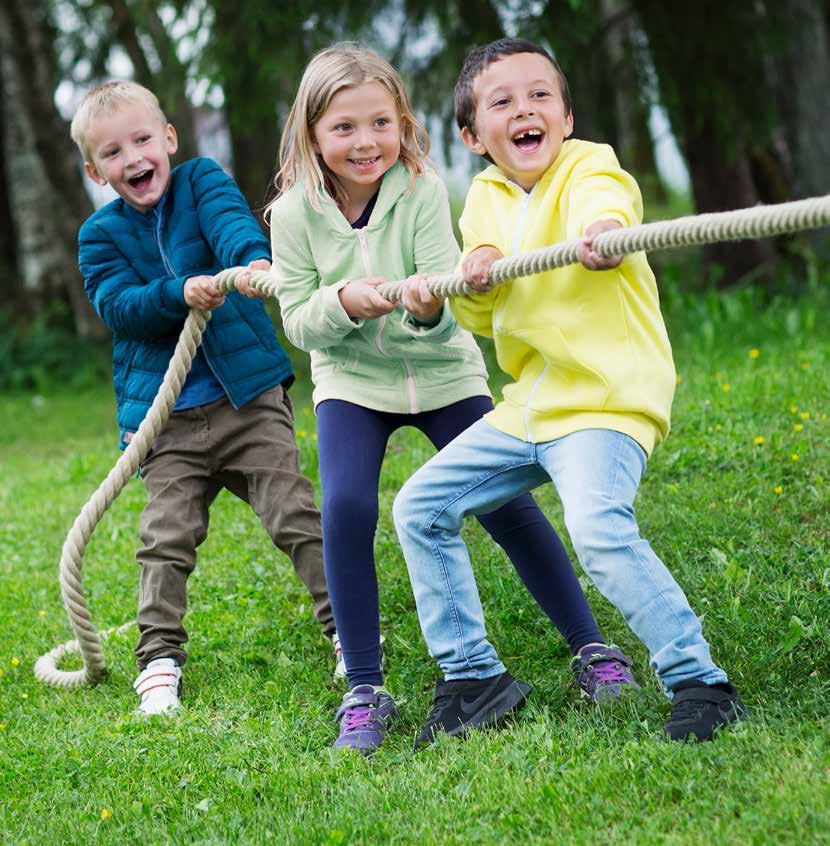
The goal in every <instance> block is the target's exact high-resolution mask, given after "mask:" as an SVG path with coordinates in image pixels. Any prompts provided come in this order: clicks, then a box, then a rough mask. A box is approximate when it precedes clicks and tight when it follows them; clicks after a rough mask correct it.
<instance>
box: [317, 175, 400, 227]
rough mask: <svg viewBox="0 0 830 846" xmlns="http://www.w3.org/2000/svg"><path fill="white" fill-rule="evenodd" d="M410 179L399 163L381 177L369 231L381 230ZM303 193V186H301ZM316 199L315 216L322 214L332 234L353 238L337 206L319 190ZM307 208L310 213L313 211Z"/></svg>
mask: <svg viewBox="0 0 830 846" xmlns="http://www.w3.org/2000/svg"><path fill="white" fill-rule="evenodd" d="M411 182H412V178H411V177H410V175H409V172H408V171H407V169H406V168H405V167H404V166H403V165H402V164H401V163H400V162H395V164H393V165H392V167H390V168H389V170H387V171H386V173H385V174H384V175H383V179H382V180H381V183H380V193H379V194H378V199H377V202H376V203H375V207H374V209H372V216H371V217H370V218H369V225H368V226H367V229H368V230H369V231H372V230H376V229H381V228H382V227H383V226H384V225H385V223H384V219H385V218H386V217H387V215H388V214H389V213H390V212H391V211H392V209H394V208H395V205H396V204H397V202H398V201H399V200H400V199H401V197H403V196H405V195H406V194H407V192H408V191H409V186H410V183H411ZM302 190H303V192H305V186H304V185H303V186H302ZM318 197H319V200H320V211H319V212H317V214H322V215H323V217H324V218H325V220H326V225H328V226H329V227H331V231H332V233H333V234H335V235H337V236H339V237H344V238H354V231H353V230H352V225H351V224H350V223H349V221H348V220H346V217H345V215H344V214H343V212H341V211H340V209H339V208H338V206H337V203H335V202H334V200H333V199H332V198H331V197H330V196H329V195H328V194H327V193H326V192H325V191H323V189H322V188H321V189H319V191H318ZM309 208H310V210H311V212H312V213H314V209H311V204H310V203H309Z"/></svg>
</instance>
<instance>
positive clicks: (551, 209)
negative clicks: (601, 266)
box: [451, 140, 675, 455]
mask: <svg viewBox="0 0 830 846" xmlns="http://www.w3.org/2000/svg"><path fill="white" fill-rule="evenodd" d="M598 220H618V221H619V222H620V223H621V224H622V225H623V226H633V225H635V224H638V223H640V222H641V221H642V199H641V197H640V191H639V188H638V187H637V183H636V182H635V181H634V179H633V178H632V177H631V176H630V175H629V174H628V173H626V172H625V171H624V170H622V168H621V167H620V165H619V162H618V161H617V157H616V156H615V155H614V151H613V150H612V149H611V147H609V146H607V145H605V144H593V143H591V142H588V141H579V140H569V141H565V143H564V144H563V146H562V150H561V151H560V153H559V155H558V156H557V158H556V160H555V161H554V162H553V164H552V165H551V166H550V168H548V170H547V171H546V172H545V174H544V176H542V178H541V179H540V180H539V182H537V183H536V185H535V186H534V187H533V189H532V190H531V192H530V193H526V192H525V191H523V190H522V188H520V187H519V186H518V185H516V184H515V183H514V182H511V181H510V180H509V179H508V178H507V177H506V176H505V175H504V173H502V171H501V170H500V169H499V168H498V167H497V166H495V165H493V166H491V167H489V168H487V170H485V171H483V172H482V173H480V174H479V175H478V176H477V177H476V178H475V180H474V181H473V184H472V186H471V187H470V191H469V193H468V195H467V201H466V203H465V206H464V211H463V213H462V215H461V220H460V227H461V233H462V235H463V238H464V253H465V255H466V254H467V253H469V252H471V251H472V250H474V249H476V248H477V247H480V246H483V245H485V244H490V245H492V246H494V247H497V248H498V249H499V250H500V251H501V252H502V253H503V254H504V255H505V256H509V255H512V254H516V253H520V252H526V251H528V250H534V249H538V248H539V247H545V246H550V245H552V244H555V243H557V242H558V241H564V240H568V239H573V238H579V237H581V236H582V235H583V233H584V231H585V229H586V228H587V227H588V226H590V225H591V224H592V223H595V222H596V221H598ZM451 306H452V310H453V312H454V313H455V316H456V318H457V320H458V322H459V323H460V324H461V325H462V326H464V327H465V328H467V329H470V330H471V331H473V332H475V333H477V334H479V335H486V336H488V337H492V338H494V339H495V344H496V353H497V356H498V362H499V365H500V366H501V368H502V370H504V371H505V372H506V373H508V374H509V375H510V376H512V377H513V380H514V382H513V383H512V384H510V385H508V386H506V387H505V389H504V399H503V401H502V402H500V403H499V404H498V405H497V406H496V408H495V410H493V411H491V412H490V413H489V414H488V415H487V417H486V419H487V421H488V422H489V423H490V424H492V425H493V426H495V427H496V428H497V429H500V430H501V431H502V432H505V433H507V434H508V435H513V436H514V437H516V438H520V439H522V440H524V441H529V442H531V443H540V442H543V441H551V440H554V439H556V438H561V437H563V436H564V435H569V434H571V433H573V432H577V431H580V430H582V429H614V430H616V431H618V432H623V433H624V434H626V435H629V436H630V437H632V438H634V440H636V441H637V442H638V443H639V444H640V446H642V447H643V449H644V450H645V451H646V453H647V454H649V455H650V454H651V451H652V450H653V449H654V447H655V446H657V444H659V443H660V442H661V441H662V440H663V438H665V437H666V435H667V434H668V432H669V418H670V414H671V403H672V398H673V396H674V387H675V371H674V362H673V361H672V354H671V346H670V344H669V339H668V335H667V334H666V327H665V325H664V323H663V318H662V315H661V314H660V302H659V298H658V294H657V284H656V282H655V279H654V274H653V273H652V271H651V268H650V267H649V265H648V262H647V260H646V256H645V254H644V253H636V254H634V255H630V256H626V257H625V258H624V259H623V261H622V264H620V265H619V267H617V268H615V269H613V270H605V271H596V270H594V271H591V270H586V269H585V268H584V267H582V265H579V264H576V265H571V266H569V267H563V268H558V269H556V270H551V271H547V272H546V273H539V274H537V275H535V276H526V277H523V278H521V279H515V280H513V281H511V282H507V283H505V284H503V285H500V286H498V287H497V288H494V289H493V290H492V291H490V292H488V293H486V294H471V295H468V296H461V297H454V298H453V299H452V302H451Z"/></svg>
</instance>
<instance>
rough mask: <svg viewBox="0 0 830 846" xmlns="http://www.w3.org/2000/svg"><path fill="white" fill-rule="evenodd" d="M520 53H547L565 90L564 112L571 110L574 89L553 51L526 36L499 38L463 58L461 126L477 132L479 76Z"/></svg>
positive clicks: (458, 102)
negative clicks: (474, 87) (477, 79)
mask: <svg viewBox="0 0 830 846" xmlns="http://www.w3.org/2000/svg"><path fill="white" fill-rule="evenodd" d="M517 53H538V54H539V55H540V56H544V57H545V58H546V59H547V60H548V61H549V62H550V63H551V64H552V65H553V69H554V70H555V71H556V74H557V76H558V77H559V88H560V90H561V92H562V102H563V103H564V104H565V114H569V113H570V111H571V92H570V91H569V90H568V80H567V79H565V74H564V73H562V68H560V67H559V63H558V62H557V61H556V59H554V58H553V56H551V54H550V53H549V52H548V51H547V50H545V48H544V47H540V46H539V45H538V44H534V43H533V42H532V41H527V40H525V39H524V38H500V39H499V40H498V41H491V42H490V43H489V44H485V45H484V46H483V47H475V48H474V49H473V50H471V51H470V52H469V53H468V54H467V58H466V59H464V66H463V67H462V68H461V73H460V74H459V75H458V82H456V83H455V120H456V123H457V124H458V128H459V129H464V128H465V127H466V128H467V129H469V130H470V131H471V132H475V131H476V130H475V115H476V98H475V92H474V91H473V85H474V84H475V81H476V77H477V76H478V75H479V74H480V73H482V71H484V70H486V68H488V67H489V66H490V65H492V64H493V62H497V61H498V60H499V59H503V58H504V57H505V56H515V55H516V54H517Z"/></svg>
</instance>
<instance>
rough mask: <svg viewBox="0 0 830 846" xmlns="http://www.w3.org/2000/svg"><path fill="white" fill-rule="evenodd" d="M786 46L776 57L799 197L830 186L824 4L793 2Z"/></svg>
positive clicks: (829, 65) (829, 53)
mask: <svg viewBox="0 0 830 846" xmlns="http://www.w3.org/2000/svg"><path fill="white" fill-rule="evenodd" d="M784 26H785V29H784V33H785V36H786V41H785V47H784V49H783V50H782V52H781V54H780V55H779V56H775V57H774V66H773V70H774V72H775V79H776V83H777V89H778V108H779V111H780V113H781V119H782V122H781V129H782V132H783V134H784V137H785V138H786V142H787V147H788V148H789V152H790V165H791V169H792V190H793V194H794V195H795V197H811V196H815V195H816V194H824V193H826V192H827V190H828V187H829V186H830V112H829V111H828V108H827V106H828V101H827V97H828V91H830V50H828V34H827V25H826V18H825V10H824V8H823V4H822V3H821V2H818V0H791V2H790V3H788V4H787V12H786V23H785V24H784Z"/></svg>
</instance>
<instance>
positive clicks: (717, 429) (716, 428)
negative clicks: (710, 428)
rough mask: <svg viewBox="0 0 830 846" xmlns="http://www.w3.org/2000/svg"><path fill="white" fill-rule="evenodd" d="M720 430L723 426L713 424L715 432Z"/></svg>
mask: <svg viewBox="0 0 830 846" xmlns="http://www.w3.org/2000/svg"><path fill="white" fill-rule="evenodd" d="M721 429H723V426H721V424H720V423H715V431H716V432H720V430H721Z"/></svg>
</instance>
